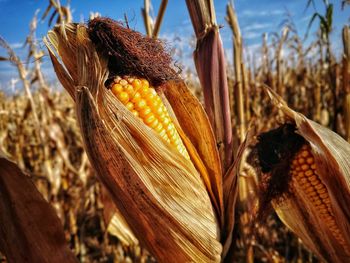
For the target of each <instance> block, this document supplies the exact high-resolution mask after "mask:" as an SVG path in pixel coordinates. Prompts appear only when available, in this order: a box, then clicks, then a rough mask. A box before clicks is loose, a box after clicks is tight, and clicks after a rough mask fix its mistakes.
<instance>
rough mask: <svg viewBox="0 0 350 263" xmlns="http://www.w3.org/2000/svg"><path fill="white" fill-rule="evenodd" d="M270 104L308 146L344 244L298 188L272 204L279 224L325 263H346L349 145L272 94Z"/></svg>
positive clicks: (349, 252) (349, 223)
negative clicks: (275, 107) (329, 200)
mask: <svg viewBox="0 0 350 263" xmlns="http://www.w3.org/2000/svg"><path fill="white" fill-rule="evenodd" d="M268 93H269V95H270V97H271V99H272V101H273V102H274V104H275V105H276V106H277V107H278V108H279V109H280V110H281V111H282V112H283V113H284V115H285V116H286V118H287V119H288V121H292V122H294V123H295V125H296V128H297V133H298V134H300V135H301V136H302V137H303V138H304V139H305V140H306V141H307V142H308V143H310V145H311V149H312V154H313V156H314V158H315V162H316V167H317V174H318V175H319V177H320V180H321V181H322V183H323V184H324V185H325V187H326V188H327V191H328V193H329V195H330V199H331V205H332V209H333V213H334V218H335V221H336V225H337V227H338V228H339V229H340V231H341V233H342V235H343V237H344V240H345V244H344V245H342V244H340V243H339V242H338V241H337V240H336V239H335V238H334V236H333V235H332V233H331V232H330V230H329V229H328V227H327V226H326V224H325V222H323V221H322V219H321V218H320V217H318V216H316V215H317V214H318V211H317V209H316V208H315V206H313V205H312V204H311V202H310V200H308V198H307V197H306V195H305V194H304V193H303V191H302V189H300V187H299V186H298V184H293V187H294V192H293V193H292V194H290V195H287V197H286V198H284V199H283V201H279V202H274V208H275V210H276V212H277V214H278V216H279V217H280V218H281V220H282V221H283V222H284V223H285V224H286V225H287V226H288V227H289V228H290V229H291V230H292V231H293V232H295V233H296V234H297V235H298V236H299V237H300V238H301V240H302V241H303V242H304V243H305V245H306V246H307V247H309V249H310V250H312V251H313V252H314V253H315V254H316V255H317V256H318V257H319V258H320V259H322V260H325V261H327V262H348V261H349V258H350V206H349V204H350V162H349V160H350V144H349V143H347V142H346V141H345V140H344V139H343V138H341V137H340V136H339V135H337V134H336V133H334V132H332V131H331V130H329V129H327V128H325V127H323V126H321V125H319V124H317V123H316V122H313V121H311V120H309V119H307V118H306V117H305V116H304V115H302V114H300V113H297V112H295V111H293V110H292V109H290V108H289V107H288V106H287V105H286V103H285V102H284V101H283V100H282V98H280V97H279V96H278V95H277V94H275V93H274V92H273V91H272V90H269V91H268Z"/></svg>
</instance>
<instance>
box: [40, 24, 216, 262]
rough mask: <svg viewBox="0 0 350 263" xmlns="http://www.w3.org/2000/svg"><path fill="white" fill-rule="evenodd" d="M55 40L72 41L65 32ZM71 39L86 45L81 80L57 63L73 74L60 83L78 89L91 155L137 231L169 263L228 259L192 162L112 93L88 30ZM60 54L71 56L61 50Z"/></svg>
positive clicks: (80, 62)
mask: <svg viewBox="0 0 350 263" xmlns="http://www.w3.org/2000/svg"><path fill="white" fill-rule="evenodd" d="M71 26H72V25H70V27H71ZM51 34H53V33H51ZM54 34H55V35H56V37H57V38H63V37H64V35H61V34H60V33H59V30H57V29H56V31H54ZM49 39H50V40H51V36H50V35H49ZM68 41H69V42H70V45H75V46H76V47H78V48H77V53H76V54H77V60H76V63H77V65H78V68H77V71H78V73H77V74H76V75H77V76H78V79H77V80H75V79H74V78H73V75H75V73H74V74H72V73H71V72H70V70H68V72H69V74H70V77H71V78H72V79H73V80H70V77H69V76H68V74H67V72H64V71H62V69H63V68H62V66H61V65H57V63H58V61H57V60H53V63H54V64H56V65H55V69H56V72H57V73H58V74H62V72H63V74H65V76H59V78H60V79H64V80H65V79H68V80H69V81H66V83H68V84H70V83H77V84H76V85H75V86H74V87H65V88H66V89H68V90H72V89H75V90H76V91H75V95H74V97H75V100H76V105H77V116H78V122H79V125H80V128H81V131H82V135H83V139H84V144H85V149H86V151H87V153H88V156H89V159H90V161H91V163H92V165H93V167H94V168H95V170H96V171H97V173H98V175H99V178H100V180H101V181H102V182H103V183H104V185H105V186H106V188H107V189H108V190H109V193H110V194H111V196H112V198H113V200H114V202H115V204H116V206H117V208H118V210H119V211H120V212H121V214H122V215H123V217H124V218H125V219H126V221H127V222H128V224H129V226H130V228H131V230H132V232H133V233H135V236H136V237H137V238H138V239H139V241H140V242H141V244H143V245H144V246H146V248H147V249H148V250H149V251H150V252H151V253H152V254H153V255H154V256H155V257H156V258H157V259H158V260H159V261H162V262H164V261H166V262H186V261H194V262H218V261H220V254H221V249H222V248H221V245H220V243H219V241H218V240H219V239H220V235H219V230H218V223H217V220H216V215H215V211H214V209H213V207H212V205H211V202H210V198H209V195H208V193H207V191H206V187H205V185H204V183H203V180H202V179H201V176H200V174H199V173H198V172H197V170H196V169H195V167H194V165H193V164H192V162H191V161H189V160H187V159H185V158H184V157H183V156H182V155H181V154H180V153H179V152H177V151H176V149H174V148H172V147H169V145H168V144H167V143H166V142H164V141H163V140H162V138H161V137H160V136H159V135H157V134H156V133H154V132H153V130H151V129H149V128H148V127H146V126H145V125H144V124H143V122H142V121H140V120H139V119H138V118H136V117H134V115H133V114H132V113H131V112H130V111H128V110H127V109H126V108H125V107H124V106H123V105H122V104H121V103H120V102H119V101H118V100H117V99H116V98H115V97H114V96H113V95H112V94H111V92H108V91H107V90H106V88H105V87H104V85H103V83H104V81H105V80H106V77H107V68H106V66H105V65H106V64H105V61H104V60H103V58H100V57H98V55H97V53H96V51H95V49H94V47H93V46H92V44H91V43H90V41H89V39H88V38H87V36H86V29H85V27H84V26H78V29H77V37H76V38H75V37H72V38H69V37H68ZM46 42H47V44H49V43H48V41H46ZM67 46H68V45H67ZM51 47H52V46H51ZM54 48H55V49H56V50H58V52H59V54H64V53H63V52H62V51H59V50H60V47H58V48H57V47H54ZM63 48H64V46H63ZM53 51H54V50H52V49H51V52H52V54H50V55H51V56H53V55H54V54H53ZM56 52H57V51H56ZM68 65H69V64H67V63H65V66H66V67H68ZM57 69H59V70H57ZM62 84H63V85H65V84H64V83H62ZM177 99H179V98H177Z"/></svg>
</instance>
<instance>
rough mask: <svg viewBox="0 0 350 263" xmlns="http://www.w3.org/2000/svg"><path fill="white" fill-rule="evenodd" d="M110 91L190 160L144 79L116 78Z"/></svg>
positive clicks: (160, 102)
mask: <svg viewBox="0 0 350 263" xmlns="http://www.w3.org/2000/svg"><path fill="white" fill-rule="evenodd" d="M111 90H112V93H113V94H114V95H115V96H116V97H117V98H118V99H119V101H120V102H121V103H123V104H124V106H125V107H126V108H127V109H128V110H130V111H131V112H132V113H133V114H134V115H135V116H136V117H139V118H140V119H141V120H142V121H143V122H144V123H145V124H146V125H147V126H148V127H150V128H152V129H153V130H154V131H155V132H157V133H158V134H159V135H160V136H161V137H162V138H163V139H164V140H165V141H167V142H168V143H170V144H171V145H173V146H174V147H176V149H177V150H178V151H179V152H180V153H181V154H182V155H183V156H184V157H185V158H187V159H190V157H189V155H188V152H187V150H186V147H185V146H184V144H183V143H182V140H181V137H180V135H179V134H178V132H177V130H176V128H175V126H174V124H173V122H172V121H171V117H170V116H169V113H168V111H167V109H166V107H165V106H164V104H163V102H162V100H161V98H160V97H159V96H158V94H157V92H156V91H155V89H154V87H152V86H151V85H150V84H149V82H148V81H147V80H146V79H142V78H136V77H130V76H124V77H123V78H121V77H116V78H115V79H114V81H113V83H112V85H111Z"/></svg>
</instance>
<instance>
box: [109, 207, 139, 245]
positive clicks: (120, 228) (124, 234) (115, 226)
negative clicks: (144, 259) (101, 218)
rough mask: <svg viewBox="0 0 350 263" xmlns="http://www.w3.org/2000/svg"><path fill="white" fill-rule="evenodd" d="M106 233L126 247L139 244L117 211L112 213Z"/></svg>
mask: <svg viewBox="0 0 350 263" xmlns="http://www.w3.org/2000/svg"><path fill="white" fill-rule="evenodd" d="M107 231H108V233H110V234H111V235H114V236H116V237H117V238H118V239H119V240H120V241H121V242H122V243H123V244H124V245H126V246H137V245H138V244H139V241H138V240H137V238H136V237H135V235H134V233H133V232H132V230H131V229H130V227H129V225H128V223H127V222H126V220H125V218H124V217H123V215H122V214H121V213H120V212H119V210H118V209H116V210H115V211H114V213H113V217H112V218H111V220H110V222H109V224H108V227H107Z"/></svg>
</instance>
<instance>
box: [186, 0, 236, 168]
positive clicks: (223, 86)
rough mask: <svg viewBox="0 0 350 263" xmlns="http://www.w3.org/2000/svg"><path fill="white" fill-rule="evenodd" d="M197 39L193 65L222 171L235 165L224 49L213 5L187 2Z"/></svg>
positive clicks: (198, 1) (208, 2)
mask: <svg viewBox="0 0 350 263" xmlns="http://www.w3.org/2000/svg"><path fill="white" fill-rule="evenodd" d="M186 3H187V8H188V10H189V13H190V16H191V20H192V25H193V28H194V31H195V34H196V37H197V47H196V50H195V51H194V61H195V65H196V70H197V74H198V77H199V80H200V83H201V86H202V88H203V92H204V104H205V109H206V112H207V114H208V116H209V120H210V123H211V125H212V127H213V130H214V132H215V136H216V141H217V144H218V147H219V152H220V156H221V161H222V164H223V167H224V169H223V171H224V172H225V171H227V170H228V168H229V166H230V165H231V163H232V154H233V153H232V151H233V144H232V126H231V111H230V101H229V93H228V85H227V76H226V61H225V56H224V49H223V46H222V41H221V38H220V34H219V28H218V26H217V23H216V17H215V10H214V3H213V1H211V0H209V1H205V0H195V1H186Z"/></svg>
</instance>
